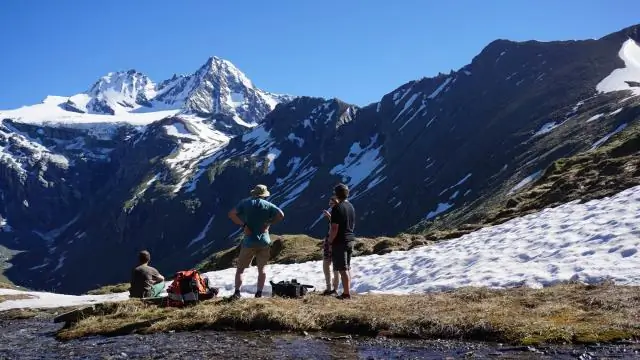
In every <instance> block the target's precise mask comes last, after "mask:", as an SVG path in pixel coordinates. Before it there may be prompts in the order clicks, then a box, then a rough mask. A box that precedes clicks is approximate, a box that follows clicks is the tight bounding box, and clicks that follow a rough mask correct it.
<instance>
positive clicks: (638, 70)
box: [596, 39, 640, 95]
mask: <svg viewBox="0 0 640 360" xmlns="http://www.w3.org/2000/svg"><path fill="white" fill-rule="evenodd" d="M618 56H619V57H620V58H621V59H622V60H623V61H624V66H625V67H624V68H620V69H615V70H613V72H611V74H609V76H607V77H606V78H604V79H602V81H600V82H599V83H598V84H597V85H596V90H598V91H599V92H605V93H607V92H612V91H621V90H631V91H632V92H633V94H634V95H640V88H638V87H631V86H630V85H629V84H628V83H627V81H633V82H638V83H640V46H638V44H637V43H636V42H635V41H634V40H633V39H628V40H627V41H625V42H624V43H623V44H622V47H621V48H620V51H619V52H618Z"/></svg>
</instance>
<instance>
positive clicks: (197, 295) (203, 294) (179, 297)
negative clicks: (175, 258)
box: [167, 270, 218, 306]
mask: <svg viewBox="0 0 640 360" xmlns="http://www.w3.org/2000/svg"><path fill="white" fill-rule="evenodd" d="M217 294H218V289H217V288H211V287H209V279H207V278H203V277H202V276H201V275H200V273H199V272H198V271H197V270H183V271H178V272H177V273H175V275H174V276H173V283H171V285H170V286H169V288H168V289H167V295H168V296H167V298H168V299H167V305H169V306H183V305H186V304H194V303H197V302H198V301H200V300H207V299H211V298H213V297H215V296H216V295H217Z"/></svg>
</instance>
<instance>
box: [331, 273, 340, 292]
mask: <svg viewBox="0 0 640 360" xmlns="http://www.w3.org/2000/svg"><path fill="white" fill-rule="evenodd" d="M339 284H340V272H339V271H334V272H333V288H332V289H333V290H335V291H338V285H339Z"/></svg>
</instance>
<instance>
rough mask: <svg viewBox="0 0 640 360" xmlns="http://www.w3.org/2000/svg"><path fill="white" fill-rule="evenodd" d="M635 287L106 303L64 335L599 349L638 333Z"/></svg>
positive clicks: (61, 336)
mask: <svg viewBox="0 0 640 360" xmlns="http://www.w3.org/2000/svg"><path fill="white" fill-rule="evenodd" d="M637 294H638V288H637V287H626V286H616V285H611V284H602V285H598V286H587V285H580V284H560V285H556V286H552V287H549V288H545V289H530V288H513V289H507V290H490V289H486V288H462V289H457V290H455V291H450V292H439V293H429V294H423V295H405V296H400V295H398V296H396V295H361V296H357V295H356V296H355V297H354V298H353V299H352V300H348V301H341V300H336V299H334V298H330V297H323V296H320V295H315V294H312V295H309V296H308V297H306V298H305V299H282V298H271V297H269V298H262V299H253V298H251V299H244V300H241V301H236V302H231V303H228V302H225V301H223V300H221V299H214V300H208V301H205V302H202V303H200V304H198V305H196V306H193V307H188V308H183V309H180V308H165V307H158V306H155V305H150V304H145V303H143V302H141V301H139V300H128V301H124V302H116V303H106V304H102V305H100V306H99V307H98V308H99V309H98V311H97V313H96V314H95V315H93V316H89V317H87V318H84V319H82V320H80V321H79V322H77V323H75V324H71V325H70V326H68V327H65V328H63V329H61V330H60V331H59V332H58V333H57V337H58V338H59V339H61V340H69V339H74V338H79V337H84V336H92V335H120V334H127V333H131V332H137V333H143V334H146V333H154V332H166V331H171V330H175V331H191V330H202V329H213V330H274V331H295V332H299V331H309V332H314V331H318V332H320V331H322V332H339V333H347V334H358V335H372V336H375V335H385V336H388V337H404V338H421V339H465V340H489V341H499V342H505V343H509V344H525V345H532V344H549V343H603V342H614V341H618V340H624V339H636V338H637V337H638V335H639V334H640V322H639V321H638V319H639V317H638V316H639V315H640V306H639V305H640V301H639V300H640V297H639V296H638V295H637Z"/></svg>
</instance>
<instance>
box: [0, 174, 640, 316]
mask: <svg viewBox="0 0 640 360" xmlns="http://www.w3.org/2000/svg"><path fill="white" fill-rule="evenodd" d="M639 231H640V186H636V187H633V188H630V189H627V190H625V191H623V192H620V193H618V194H616V195H614V196H612V197H608V198H603V199H598V200H592V201H589V202H586V203H582V204H580V203H578V202H571V203H567V204H564V205H561V206H558V207H555V208H547V209H544V210H542V211H540V212H537V213H534V214H529V215H527V216H524V217H520V218H515V219H512V220H509V221H507V222H505V223H503V224H500V225H495V226H490V227H485V228H483V229H480V230H477V231H474V232H472V233H470V234H467V235H464V236H462V237H460V238H457V239H451V240H445V241H440V242H437V243H435V244H433V245H428V246H421V247H416V248H413V249H411V250H407V251H395V252H391V253H388V254H384V255H367V256H358V257H354V258H353V259H352V260H351V265H352V270H351V272H352V290H353V291H354V293H357V294H367V293H378V294H424V293H425V292H429V291H444V290H451V289H455V288H460V287H466V286H474V287H480V286H484V287H490V288H511V287H515V286H520V285H521V284H525V285H527V286H535V287H544V286H551V285H554V284H557V283H559V282H563V281H569V280H577V281H583V282H586V283H592V284H595V283H598V282H600V281H602V280H605V279H611V280H613V281H614V282H615V283H616V284H618V285H634V286H637V285H640V272H638V268H640V254H639V253H638V237H637V233H638V232H639ZM235 271H236V270H235V268H229V269H225V270H219V271H213V272H208V273H205V274H203V275H204V276H205V277H207V278H208V279H209V281H210V284H211V286H215V287H218V288H220V296H227V295H231V294H232V293H233V290H234V276H235ZM266 273H267V277H268V278H267V285H265V288H264V294H265V295H266V296H269V295H270V294H271V287H270V285H269V280H271V281H274V282H277V281H280V280H284V279H292V278H295V279H297V280H298V281H299V282H301V283H304V284H310V285H313V286H315V287H316V288H322V287H323V286H324V274H323V273H322V261H321V260H320V261H309V262H303V263H297V264H270V265H267V268H266ZM257 275H258V274H257V271H255V270H251V271H245V275H244V276H245V278H244V284H243V287H242V288H241V289H240V290H241V292H242V293H243V295H246V296H253V293H255V290H256V286H255V284H256V281H257ZM169 284H170V282H168V283H167V284H166V285H167V286H169ZM0 294H2V295H17V294H26V295H31V296H33V297H34V298H32V299H22V300H7V301H4V302H2V303H0V310H7V309H14V308H47V307H59V306H80V305H86V304H92V303H97V302H107V301H122V300H126V299H128V296H129V294H128V293H126V292H125V293H118V294H109V295H83V296H74V295H62V294H52V293H46V292H24V291H19V290H11V289H0Z"/></svg>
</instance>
